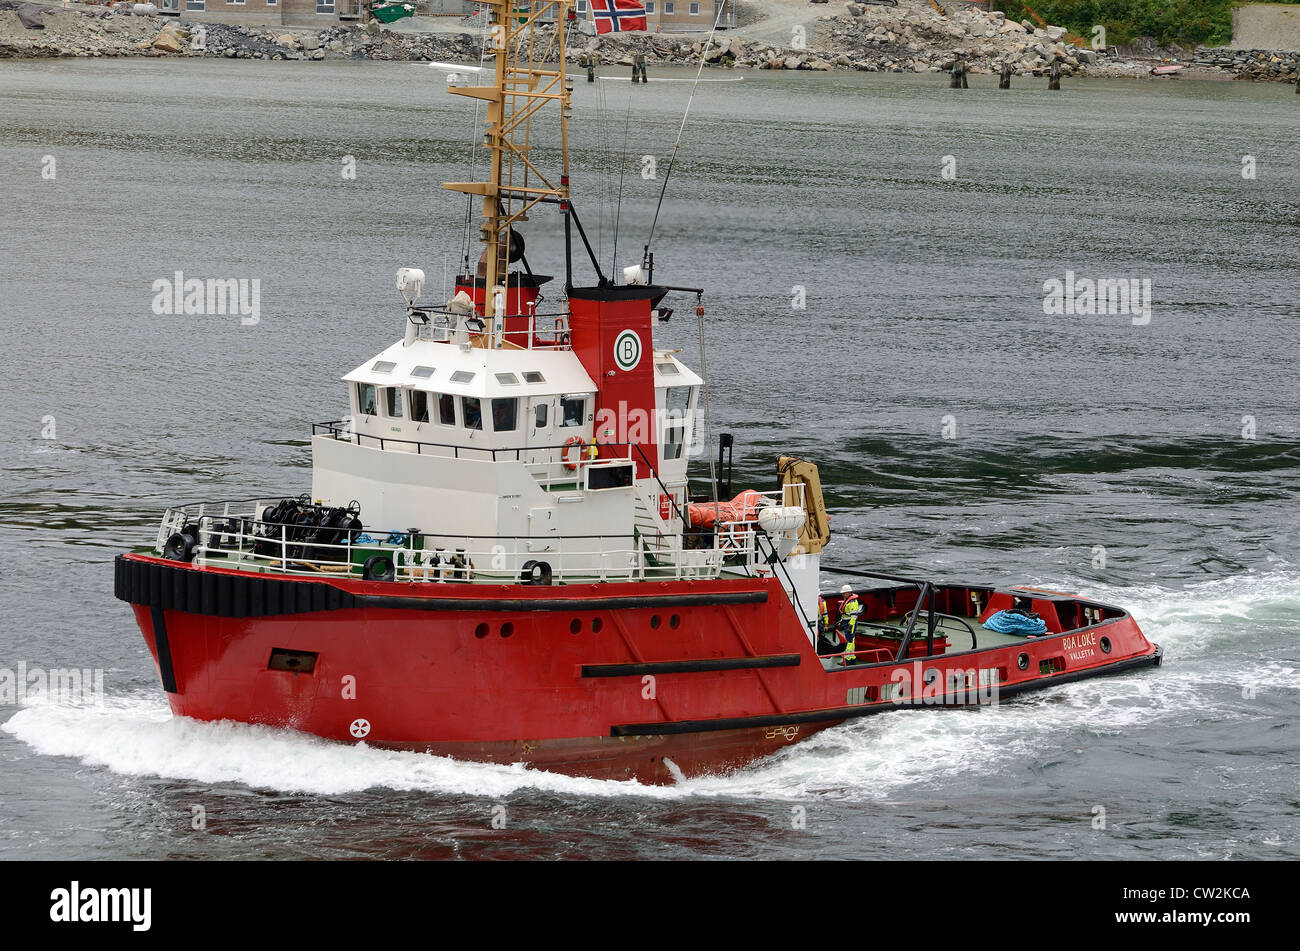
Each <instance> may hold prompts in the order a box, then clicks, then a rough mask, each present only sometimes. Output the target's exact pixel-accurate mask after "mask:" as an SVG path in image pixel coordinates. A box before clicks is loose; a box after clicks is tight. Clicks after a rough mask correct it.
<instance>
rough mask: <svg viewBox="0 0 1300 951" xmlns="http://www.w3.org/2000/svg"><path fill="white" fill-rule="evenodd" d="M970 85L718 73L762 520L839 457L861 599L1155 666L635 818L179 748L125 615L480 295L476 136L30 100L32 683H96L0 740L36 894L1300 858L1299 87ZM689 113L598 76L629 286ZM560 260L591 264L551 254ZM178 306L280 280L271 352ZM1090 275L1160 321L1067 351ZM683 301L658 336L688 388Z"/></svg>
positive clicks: (710, 226)
mask: <svg viewBox="0 0 1300 951" xmlns="http://www.w3.org/2000/svg"><path fill="white" fill-rule="evenodd" d="M690 75H691V74H689V73H686V72H678V73H670V72H664V71H657V72H656V74H655V76H654V77H653V78H659V77H674V78H683V77H688V76H690ZM723 75H724V74H722V73H719V72H714V71H710V72H709V73H708V74H707V77H706V78H708V79H718V78H720V77H722V76H723ZM944 82H945V81H944V79H943V78H942V77H937V76H922V77H910V76H909V77H897V76H881V75H874V74H871V75H857V74H853V75H849V74H830V75H827V74H804V73H799V74H791V73H750V74H746V75H745V77H744V81H743V82H727V83H723V82H709V83H705V84H701V86H700V87H699V90H698V93H697V95H696V99H695V102H694V106H693V108H692V113H691V118H690V122H689V123H688V125H687V135H686V138H685V142H684V145H683V148H682V150H681V152H680V158H679V160H678V162H677V164H676V167H675V168H674V170H673V172H672V178H671V184H670V187H669V190H668V197H667V198H666V200H665V203H664V207H663V212H662V215H661V217H660V221H659V227H658V231H657V234H656V237H655V247H654V250H655V255H656V264H657V272H656V277H657V278H659V279H660V280H662V281H664V282H666V283H671V284H678V285H700V286H703V287H705V288H707V291H708V293H707V295H706V299H705V303H706V307H707V319H706V324H707V348H708V365H709V376H710V380H711V383H712V412H713V424H714V428H715V430H718V431H730V432H734V433H735V434H736V437H737V441H738V455H737V463H738V471H737V475H736V482H737V486H738V487H740V486H741V485H750V484H757V485H760V486H762V487H766V486H767V485H769V484H770V482H771V479H772V477H773V465H774V459H775V456H776V455H777V454H778V453H785V452H788V453H794V454H799V455H803V456H805V457H807V458H809V459H812V460H813V461H816V462H817V463H818V464H819V465H820V466H821V472H822V477H823V480H824V482H825V483H826V486H827V492H828V502H829V504H830V505H831V507H832V513H833V523H832V527H833V529H834V531H835V533H836V539H835V542H834V544H833V546H832V547H831V548H830V549H829V550H828V552H827V554H826V557H825V560H826V561H827V562H829V563H834V564H839V565H861V566H868V567H875V568H877V569H878V570H885V571H897V572H900V573H902V572H909V573H920V574H924V575H927V576H936V577H943V578H965V579H973V580H979V581H992V582H997V583H1029V584H1039V585H1043V586H1047V587H1052V588H1060V589H1064V590H1077V591H1079V592H1081V593H1086V594H1090V595H1094V596H1097V597H1100V598H1102V599H1105V600H1108V601H1110V602H1113V603H1117V604H1120V605H1123V606H1126V607H1128V608H1130V609H1131V610H1132V611H1133V612H1134V614H1135V615H1136V617H1137V619H1138V621H1139V623H1140V624H1141V625H1142V627H1143V629H1144V630H1145V631H1146V633H1147V634H1148V636H1149V637H1150V638H1151V639H1153V640H1155V641H1157V642H1159V643H1160V644H1161V645H1162V646H1163V647H1164V649H1165V652H1166V653H1165V663H1164V665H1163V666H1162V667H1160V668H1158V669H1154V670H1150V671H1146V672H1142V673H1138V674H1134V675H1129V676H1122V677H1114V678H1103V679H1099V680H1092V681H1088V682H1084V683H1079V684H1073V685H1067V686H1062V687H1059V688H1056V689H1053V690H1050V691H1045V692H1042V693H1038V694H1034V695H1031V696H1029V697H1027V698H1024V699H1017V700H1015V701H1014V702H1010V703H1007V704H1004V705H1002V706H1001V707H998V708H996V709H984V710H977V711H959V710H947V711H935V712H930V711H925V712H910V711H908V712H902V711H900V712H897V713H890V714H886V715H883V716H878V717H870V718H866V719H863V720H859V721H856V722H852V723H849V724H845V725H843V726H840V727H837V728H834V729H832V730H828V731H826V732H823V733H821V734H819V735H818V736H816V737H815V738H813V739H810V740H809V741H807V742H804V743H802V744H799V745H796V746H794V747H791V748H789V749H788V750H786V751H785V752H783V753H782V754H781V755H779V756H776V757H774V758H773V759H771V760H769V761H766V762H763V763H760V764H757V765H755V766H753V767H751V768H749V769H746V770H743V771H741V772H739V773H737V774H734V775H730V776H723V777H711V778H705V779H698V780H693V781H689V782H686V783H684V784H683V785H680V786H677V787H669V788H646V787H641V786H637V785H632V784H624V783H610V782H598V781H593V780H584V779H573V778H566V777H561V776H555V775H550V774H545V773H539V772H536V771H527V770H523V769H520V768H506V767H495V766H482V765H472V764H461V763H456V762H452V761H448V760H445V759H437V758H433V757H427V756H421V755H415V754H402V753H392V752H385V751H379V750H374V749H367V748H362V747H345V746H341V745H331V744H328V743H325V742H323V741H318V740H316V739H313V738H310V737H305V736H300V735H295V734H286V733H280V732H276V731H272V730H269V729H264V728H258V727H250V726H244V725H232V724H199V723H194V722H189V721H184V720H174V719H172V718H171V716H170V714H169V713H168V710H167V706H166V703H165V701H164V698H163V694H162V691H161V688H160V687H159V685H158V683H157V678H156V674H155V672H154V669H153V665H152V662H151V661H150V658H149V656H148V654H147V652H146V650H145V648H144V645H143V642H142V640H141V638H140V635H139V633H138V631H137V630H136V628H135V625H134V623H133V621H132V618H131V614H130V612H129V610H128V609H127V607H126V606H125V605H124V604H122V603H121V602H118V601H115V600H114V599H113V597H112V558H113V556H114V555H115V554H116V553H118V552H119V551H122V550H124V549H126V548H128V547H132V546H136V545H140V544H144V543H147V542H149V541H151V540H152V538H153V536H154V533H155V531H156V518H157V516H158V514H159V513H160V511H161V509H162V508H163V507H164V506H165V505H166V504H168V503H170V502H174V501H180V500H186V499H192V498H196V497H206V498H242V497H247V496H249V495H254V494H271V493H273V492H277V491H284V492H294V493H296V492H298V491H303V490H305V489H306V488H307V486H308V485H309V478H310V471H309V465H310V462H309V453H308V450H307V440H308V437H309V434H310V424H311V422H313V421H318V420H324V419H332V418H337V416H339V415H340V413H341V408H342V405H343V389H342V386H341V384H340V383H339V380H338V378H339V376H340V375H342V374H343V373H345V372H347V371H348V370H350V369H351V368H353V367H354V366H356V365H357V364H359V363H360V362H362V361H363V360H364V359H365V358H367V357H369V356H371V355H372V354H373V353H375V352H377V351H379V350H380V349H381V348H383V347H384V346H386V345H387V344H389V343H391V342H392V341H393V340H394V339H396V337H397V336H398V335H399V334H400V332H401V329H402V313H401V309H400V299H399V296H398V294H397V292H396V290H395V289H394V286H393V274H394V271H395V269H396V268H397V267H399V266H402V265H410V266H421V267H424V268H425V269H426V271H427V272H428V274H429V288H430V291H431V293H429V294H427V297H429V298H433V299H436V298H437V295H438V294H440V293H441V284H442V274H443V273H444V268H450V270H451V271H452V272H453V273H454V271H455V269H456V266H457V262H458V259H459V255H460V246H461V234H462V231H461V225H462V216H463V204H462V203H461V201H460V200H458V199H457V198H456V196H454V195H452V194H451V193H448V192H445V191H444V190H442V189H441V188H440V183H441V182H442V181H444V180H449V179H450V180H466V179H468V178H470V177H471V175H470V173H469V169H468V167H467V165H468V155H469V143H470V142H471V141H473V140H474V139H475V138H476V131H475V126H474V115H473V113H474V106H473V103H472V102H470V101H469V100H462V99H459V98H454V97H450V96H447V95H445V94H444V93H443V92H442V91H441V90H442V78H441V75H440V74H438V73H437V72H435V71H433V70H430V69H427V68H425V67H422V66H416V65H409V64H397V63H394V64H371V63H364V64H361V63H359V64H354V63H275V64H271V63H249V62H239V63H229V62H212V61H196V62H177V61H130V62H31V63H16V62H5V63H0V89H2V90H3V95H2V96H0V158H2V159H3V163H2V165H0V167H3V169H4V177H3V181H2V182H0V223H2V225H3V227H2V228H0V277H2V278H3V294H2V295H0V331H2V332H3V342H4V344H3V345H4V355H3V365H4V370H5V372H4V373H3V374H0V407H3V413H2V415H0V422H2V423H3V426H2V428H0V434H2V435H0V464H2V465H3V480H4V481H3V485H4V491H3V493H2V494H0V598H2V599H3V605H4V612H3V621H0V668H7V669H10V670H15V669H16V668H17V666H18V664H19V663H26V664H27V665H28V666H29V667H32V666H41V667H46V668H49V667H72V666H75V667H79V668H82V667H84V668H101V669H103V670H104V672H105V673H104V677H105V691H106V694H107V697H106V701H105V704H104V705H103V706H102V707H82V706H77V705H70V704H62V705H59V704H55V705H50V704H41V703H33V702H31V701H29V702H28V703H26V704H25V705H9V706H5V707H0V721H3V722H2V723H0V858H163V857H196V858H298V857H377V858H449V857H464V858H521V857H522V858H534V857H536V858H554V857H563V858H581V857H588V858H676V857H754V858H809V857H815V858H846V857H858V858H884V857H891V858H903V857H915V858H929V859H936V858H1014V857H1025V856H1028V857H1055V858H1088V857H1091V858H1130V859H1150V860H1159V859H1170V858H1193V859H1269V858H1291V859H1294V858H1297V857H1300V822H1298V814H1300V792H1298V791H1297V790H1298V787H1300V783H1298V780H1300V767H1298V766H1297V760H1298V758H1300V756H1298V753H1300V735H1298V734H1297V726H1296V723H1295V719H1296V714H1297V710H1298V707H1297V699H1298V698H1300V674H1298V669H1300V644H1298V643H1297V639H1298V638H1300V554H1297V544H1298V543H1300V514H1298V507H1297V503H1298V501H1300V473H1298V468H1297V467H1300V396H1298V394H1297V383H1298V371H1297V355H1298V354H1300V292H1297V281H1298V279H1300V164H1298V163H1297V162H1296V145H1297V143H1298V142H1300V102H1297V99H1298V98H1300V97H1297V96H1296V95H1295V94H1294V91H1293V90H1292V89H1290V88H1289V87H1286V86H1282V85H1248V84H1235V83H1197V82H1186V81H1184V82H1178V81H1175V82H1164V83H1156V82H1127V81H1126V82H1119V81H1116V82H1103V81H1091V82H1084V81H1077V82H1069V81H1067V83H1066V86H1065V88H1064V89H1063V90H1062V91H1061V92H1060V93H1059V94H1058V93H1053V94H1049V93H1048V92H1047V91H1046V89H1045V88H1043V84H1045V81H1042V83H1040V81H1032V82H1031V81H1028V80H1018V81H1017V82H1016V88H1014V89H1012V90H1011V91H1010V92H1004V93H999V92H997V91H996V90H995V89H994V88H993V85H994V84H993V81H992V80H991V79H990V78H988V77H975V81H974V83H973V85H974V88H971V89H969V90H966V91H962V92H960V94H958V93H956V92H953V91H950V90H948V89H946V88H944ZM690 88H691V87H690V84H689V83H651V84H650V85H648V86H645V87H636V88H633V87H631V85H630V84H629V83H626V82H608V83H600V84H597V85H596V86H594V87H592V86H588V85H587V84H585V83H584V82H582V81H581V79H580V80H579V82H578V83H577V87H576V90H575V110H574V112H575V122H574V128H573V137H574V141H573V161H574V168H573V182H574V188H575V194H577V195H579V196H581V198H580V200H581V204H579V209H580V211H582V212H583V219H584V222H585V223H586V225H587V227H588V230H589V231H590V232H591V234H592V237H593V240H594V241H595V242H596V243H597V244H598V246H599V248H600V253H601V259H602V261H603V262H604V266H605V268H606V270H609V269H610V267H611V266H612V264H613V262H614V249H613V243H614V232H615V227H614V217H615V216H614V214H613V209H614V207H615V205H616V204H617V200H618V195H619V190H620V175H619V170H620V165H623V164H624V163H625V167H626V169H627V172H626V177H625V179H624V180H623V181H622V183H621V186H622V202H621V214H620V215H619V223H618V241H619V245H618V253H617V264H618V265H619V266H620V267H621V266H623V265H627V264H632V263H636V261H637V260H638V259H639V257H640V251H641V246H642V245H643V244H644V242H645V236H646V232H647V230H648V227H649V221H650V218H651V216H652V214H653V211H654V205H655V200H656V199H657V197H658V189H659V186H660V184H661V183H662V175H663V174H664V172H665V170H666V167H667V162H668V156H669V154H670V153H671V150H672V142H673V138H674V136H675V135H676V132H677V128H678V124H679V122H680V118H681V114H682V109H683V107H684V105H685V103H686V98H687V96H688V95H689V92H690ZM555 141H556V139H555V136H554V135H553V134H552V133H550V132H549V131H543V130H537V131H536V133H535V144H536V145H537V148H536V155H537V156H538V158H539V160H541V161H543V162H544V161H546V160H547V159H548V158H553V156H554V144H555ZM345 155H351V156H354V157H355V158H356V160H357V175H356V179H355V180H354V181H349V180H345V179H344V178H342V177H341V175H340V169H341V167H342V157H343V156H345ZM646 155H652V156H655V157H656V160H657V174H658V175H659V176H660V177H659V178H658V179H645V178H642V176H641V169H642V167H643V162H642V156H646ZM45 156H53V157H54V159H55V163H56V170H57V175H56V177H55V178H54V180H45V179H43V178H42V177H41V169H42V165H43V161H44V157H45ZM945 156H951V157H952V161H951V162H950V163H949V167H953V166H954V165H955V170H956V177H955V178H953V179H951V180H949V179H945V178H943V177H942V175H941V172H942V170H943V167H944V163H945ZM1243 156H1251V157H1253V159H1254V167H1255V177H1254V178H1253V179H1248V178H1243V176H1242V169H1243ZM481 169H482V166H481V165H480V171H481ZM525 234H526V236H527V240H528V246H529V256H530V260H531V261H532V263H533V266H534V268H535V269H538V270H541V271H546V272H550V273H556V274H560V273H562V263H561V250H562V245H561V243H560V231H559V228H558V222H557V221H556V220H555V219H554V218H553V217H550V216H548V215H547V214H546V213H541V214H538V215H537V216H536V217H535V219H534V221H533V222H531V223H530V225H529V226H528V228H527V230H526V232H525ZM177 270H181V271H183V272H184V273H185V274H186V276H189V277H201V278H206V277H221V278H225V277H233V278H237V279H238V278H246V279H253V278H256V279H258V280H260V282H261V314H260V321H259V322H258V323H257V324H256V325H251V326H248V325H244V324H241V322H240V320H239V318H238V317H233V316H226V317H222V316H204V317H199V316H188V317H187V316H175V315H171V316H168V315H155V314H154V313H153V312H152V310H151V301H152V298H153V292H152V290H151V285H152V283H153V282H154V281H155V280H157V279H159V278H168V277H171V275H172V274H173V272H175V271H177ZM1067 271H1073V272H1074V273H1075V275H1076V276H1077V277H1080V278H1082V277H1089V278H1094V279H1095V278H1105V279H1120V278H1125V279H1127V278H1133V279H1138V280H1149V281H1150V282H1151V288H1152V308H1151V319H1150V321H1149V323H1144V324H1143V323H1139V324H1135V323H1134V321H1133V319H1132V318H1130V317H1129V316H1125V315H1106V316H1096V315H1092V316H1085V315H1048V314H1045V313H1044V308H1043V297H1044V287H1043V285H1044V282H1046V281H1049V280H1051V279H1054V278H1055V279H1060V280H1064V279H1065V276H1066V272H1067ZM800 288H802V293H803V294H804V295H805V296H806V306H805V307H804V308H803V309H799V308H796V307H792V299H793V298H795V297H796V296H797V295H799V293H800V291H799V289H800ZM559 293H560V288H559V282H557V283H556V285H554V290H553V291H552V296H555V295H558V294H559ZM693 303H694V302H693V301H692V300H690V299H689V298H688V297H680V298H679V299H678V301H677V306H678V316H676V317H674V319H673V320H672V321H671V322H670V323H669V324H667V325H663V326H661V327H660V332H659V337H658V343H659V344H660V345H661V346H670V347H674V348H677V347H680V348H682V350H683V354H682V357H683V358H684V359H686V360H687V362H688V363H691V364H693V365H698V354H699V346H698V341H697V338H696V331H695V322H694V320H693V317H692V316H691V314H692V310H691V305H692V304H693ZM51 417H52V419H51ZM43 432H44V434H45V435H47V436H52V437H53V438H43ZM946 436H955V438H945V437H946ZM1102 556H1104V557H1102ZM196 806H197V807H201V808H202V810H203V812H204V814H205V816H206V825H207V827H206V829H205V830H203V831H197V830H195V829H193V828H192V821H191V820H192V817H193V815H194V814H195V807H196ZM498 807H504V810H505V811H504V813H502V812H501V811H500V809H499V808H498ZM1098 807H1101V809H1102V810H1104V815H1105V819H1106V822H1105V828H1104V829H1098V828H1094V825H1095V824H1096V823H1094V819H1095V818H1096V817H1097V816H1099V815H1100V813H1099V811H1098ZM494 810H496V812H495V813H494ZM494 815H497V816H501V815H504V816H505V819H506V822H505V828H504V829H494V828H493V827H492V819H493V817H494ZM800 817H802V819H803V821H802V823H801V822H799V821H797V820H799V819H800ZM498 824H499V823H498ZM801 825H802V827H800V826H801Z"/></svg>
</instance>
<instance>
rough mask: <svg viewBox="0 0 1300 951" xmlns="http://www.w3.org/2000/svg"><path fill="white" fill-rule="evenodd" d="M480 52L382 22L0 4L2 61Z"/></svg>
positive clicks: (462, 41)
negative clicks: (329, 23)
mask: <svg viewBox="0 0 1300 951" xmlns="http://www.w3.org/2000/svg"><path fill="white" fill-rule="evenodd" d="M6 5H7V6H8V7H9V9H6V8H5V6H6ZM20 12H21V14H22V15H21V16H20ZM478 50H479V40H477V39H476V38H474V37H471V36H470V35H469V34H465V33H451V34H448V33H442V34H424V33H396V32H392V31H388V30H380V29H379V28H378V25H377V24H372V27H371V28H367V29H362V28H360V27H348V26H333V27H330V28H328V29H325V30H292V29H287V28H283V27H281V28H273V29H268V28H265V27H246V26H232V25H230V24H224V23H201V22H197V21H191V20H188V19H185V20H178V19H176V18H175V17H160V16H150V15H140V16H137V15H134V14H132V13H121V12H116V11H113V12H110V11H105V10H102V9H95V8H90V9H86V10H78V9H75V8H72V9H65V8H62V7H54V6H45V5H41V4H32V3H12V2H9V3H6V0H0V58H6V57H7V58H32V57H72V56H81V57H120V56H167V55H180V56H206V57H221V58H225V59H264V60H285V59H296V60H313V59H316V60H319V59H325V58H326V57H334V58H339V57H342V58H351V59H375V60H450V61H461V62H463V61H465V60H471V61H476V60H477V59H478V56H479V53H478Z"/></svg>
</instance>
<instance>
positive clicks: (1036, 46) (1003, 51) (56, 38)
mask: <svg viewBox="0 0 1300 951" xmlns="http://www.w3.org/2000/svg"><path fill="white" fill-rule="evenodd" d="M32 6H33V5H31V4H28V5H26V10H25V14H26V17H25V18H26V20H27V21H28V22H29V23H30V22H31V21H32V17H33V11H32ZM35 6H36V8H37V9H39V17H40V20H41V21H42V22H43V28H33V27H31V26H28V25H25V24H24V23H23V22H22V21H20V19H19V16H18V13H17V12H16V10H13V9H8V10H5V9H0V58H46V57H72V56H80V57H86V56H90V57H104V56H107V57H118V56H188V57H193V56H206V57H222V58H226V59H262V60H308V61H310V60H323V59H338V58H345V59H370V60H394V61H415V62H419V61H450V62H478V60H479V55H480V48H481V45H480V44H481V38H479V37H475V36H472V35H471V34H469V33H416V32H406V31H402V32H398V31H394V30H385V29H381V28H379V27H378V25H377V24H375V23H371V24H370V25H369V26H368V27H367V28H362V27H360V26H358V25H345V24H335V25H331V26H329V27H327V28H325V29H310V28H306V29H294V28H291V27H285V26H282V25H276V26H270V27H252V26H236V25H232V24H222V23H205V22H202V21H200V20H191V19H190V18H188V17H175V16H171V17H162V16H157V15H134V14H129V13H123V12H118V11H106V10H104V9H102V8H88V9H84V10H79V9H74V8H62V7H54V6H49V5H43V6H42V5H39V4H37V5H35ZM827 9H828V12H827V13H826V14H823V15H820V16H813V14H812V12H810V13H809V24H808V26H809V29H808V30H807V35H808V43H807V44H806V45H805V46H801V47H794V46H783V45H775V44H769V43H763V42H759V41H756V40H748V39H745V38H743V37H742V36H736V35H728V34H727V33H722V34H719V35H718V36H716V37H715V39H714V42H713V44H712V45H711V46H710V47H709V48H708V49H707V50H706V49H705V38H704V37H703V36H701V35H699V34H695V35H690V34H678V35H670V34H651V33H627V34H604V35H601V36H586V35H584V34H575V33H570V44H569V49H568V52H569V58H570V60H571V61H577V60H579V59H581V58H582V57H584V56H588V55H594V56H595V57H596V58H597V59H598V60H599V61H600V63H601V65H602V66H604V67H606V68H608V67H610V66H615V65H630V64H631V62H632V58H633V57H634V56H635V55H637V54H643V55H644V56H645V57H646V61H647V63H649V64H651V65H652V66H654V65H694V64H696V63H698V62H699V58H700V56H701V55H703V56H704V60H705V62H706V64H707V65H709V66H711V67H715V68H731V69H760V70H761V69H782V70H807V71H813V72H827V71H831V70H857V71H862V72H894V73H938V72H944V71H947V70H949V69H951V68H952V65H953V63H954V62H956V61H959V60H961V61H965V63H966V64H967V68H968V70H969V72H970V73H972V74H980V73H987V74H997V73H998V72H1000V70H1001V68H1002V65H1003V63H1009V64H1010V66H1011V69H1012V72H1013V73H1014V74H1016V75H1019V76H1027V75H1033V76H1042V75H1045V74H1046V73H1047V71H1048V70H1049V69H1050V68H1051V66H1052V64H1053V63H1060V64H1061V66H1062V67H1063V71H1064V73H1065V74H1066V75H1076V76H1096V77H1134V78H1136V77H1145V76H1147V75H1148V72H1149V70H1150V67H1151V65H1153V64H1154V63H1156V62H1159V61H1160V58H1161V56H1162V55H1171V56H1176V57H1179V58H1183V57H1185V56H1186V54H1185V53H1184V52H1183V51H1182V50H1177V49H1176V48H1174V49H1171V50H1168V51H1163V50H1157V49H1155V48H1154V47H1151V46H1145V47H1138V48H1136V49H1133V50H1121V51H1114V50H1112V51H1098V50H1093V49H1088V48H1081V47H1078V46H1074V45H1071V44H1069V43H1068V42H1067V34H1066V31H1065V29H1064V28H1062V27H1054V26H1048V27H1047V28H1045V29H1043V28H1039V27H1036V26H1035V25H1034V24H1031V23H1029V22H1027V21H1022V22H1020V23H1016V22H1013V21H1009V20H1007V19H1006V17H1005V16H1004V15H1003V14H1002V13H1000V12H994V13H987V12H985V11H983V10H981V9H978V8H973V7H972V8H954V9H953V11H952V13H951V14H950V15H948V16H941V15H940V14H938V13H937V12H936V11H934V10H933V9H931V8H930V7H928V6H927V5H925V4H923V3H922V2H921V0H901V2H900V4H899V6H897V7H888V6H878V5H866V4H858V3H848V4H845V5H843V6H842V7H841V8H838V9H837V8H836V7H835V6H829V7H828V8H827ZM814 37H815V39H814ZM1116 54H1118V55H1116ZM1135 60H1137V61H1135ZM1298 61H1300V54H1297V53H1275V52H1266V51H1260V50H1231V49H1200V50H1197V51H1196V53H1195V59H1194V60H1193V61H1191V62H1187V61H1185V60H1184V64H1185V65H1187V66H1188V67H1189V68H1190V69H1192V70H1197V69H1199V70H1200V72H1199V73H1197V74H1198V75H1204V76H1206V77H1209V78H1215V77H1225V76H1229V75H1230V76H1232V77H1234V78H1237V79H1251V80H1276V81H1294V80H1295V78H1296V74H1297V66H1298V65H1300V62H1298Z"/></svg>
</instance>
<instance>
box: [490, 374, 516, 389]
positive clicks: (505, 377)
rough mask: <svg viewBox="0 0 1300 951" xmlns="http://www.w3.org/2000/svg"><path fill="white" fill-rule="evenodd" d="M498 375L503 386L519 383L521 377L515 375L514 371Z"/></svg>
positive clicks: (498, 379)
mask: <svg viewBox="0 0 1300 951" xmlns="http://www.w3.org/2000/svg"><path fill="white" fill-rule="evenodd" d="M496 376H497V382H498V383H500V384H501V385H502V386H518V385H519V377H517V376H515V375H514V374H513V373H498V374H497V375H496Z"/></svg>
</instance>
